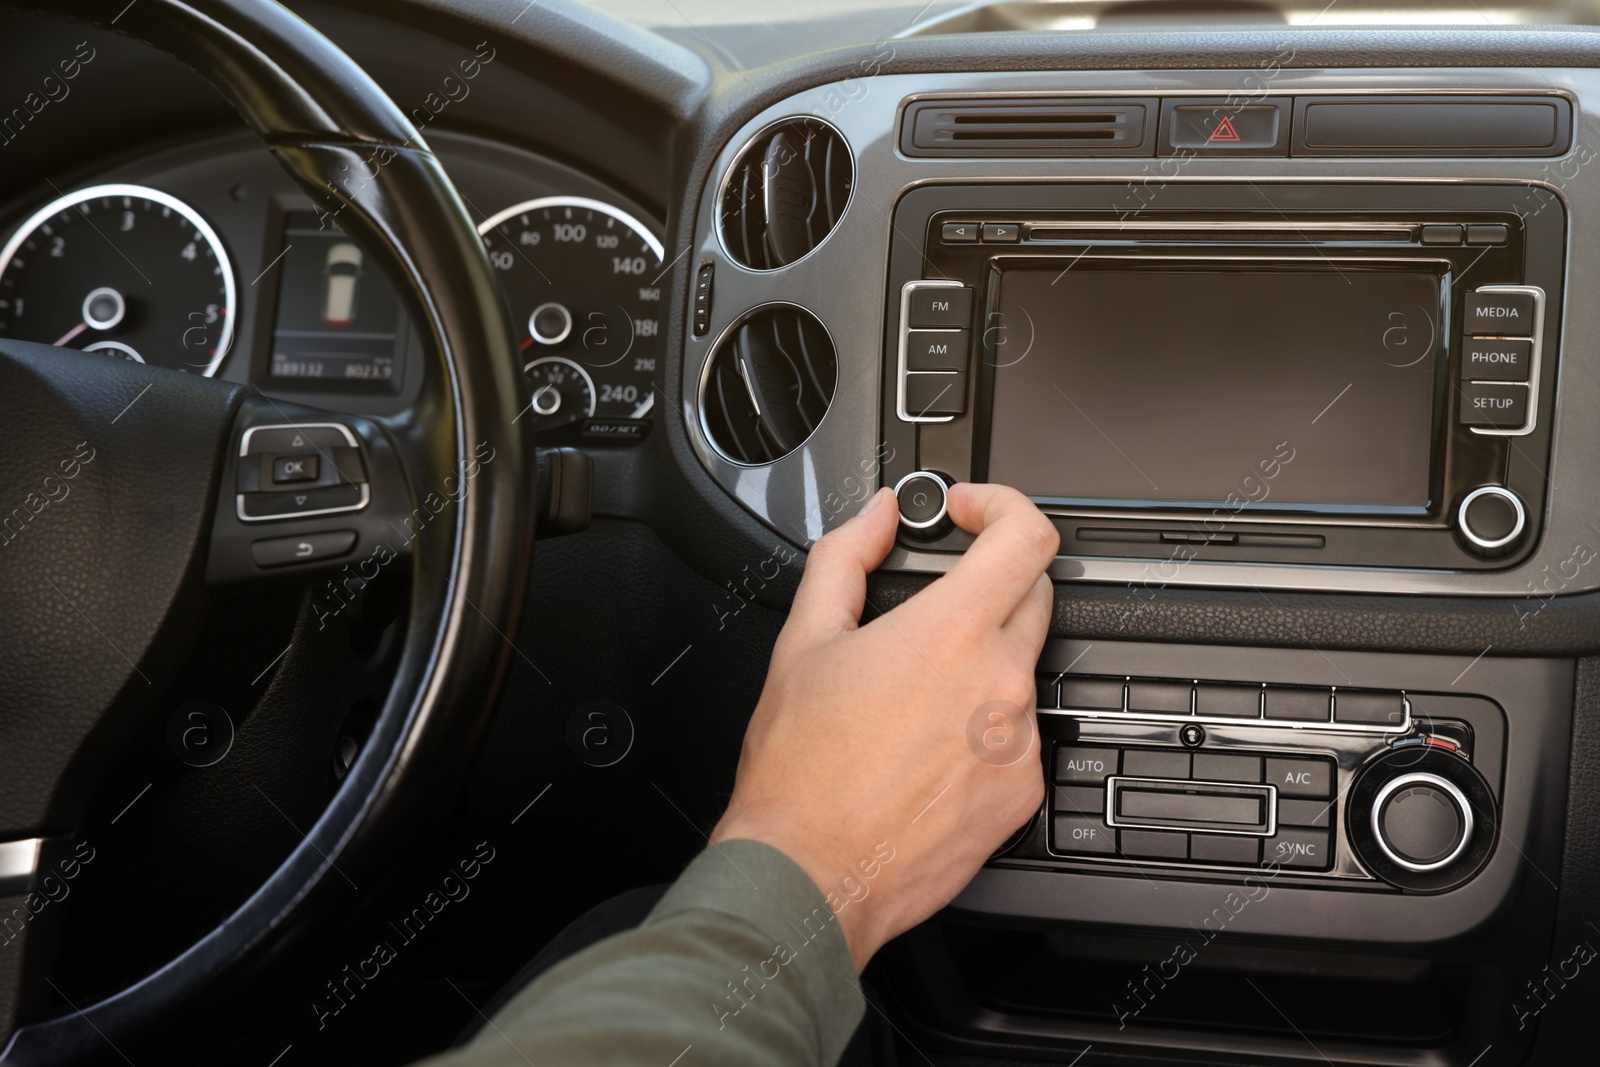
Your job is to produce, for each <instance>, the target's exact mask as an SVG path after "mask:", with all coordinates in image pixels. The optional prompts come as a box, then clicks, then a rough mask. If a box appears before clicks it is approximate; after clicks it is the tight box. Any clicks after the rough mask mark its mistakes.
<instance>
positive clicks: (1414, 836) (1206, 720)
mask: <svg viewBox="0 0 1600 1067" xmlns="http://www.w3.org/2000/svg"><path fill="white" fill-rule="evenodd" d="M1412 697H1413V694H1409V693H1407V692H1406V691H1403V690H1382V689H1367V688H1358V687H1336V686H1320V687H1319V686H1296V685H1281V684H1264V683H1251V682H1248V681H1243V680H1239V679H1173V678H1145V677H1136V676H1124V677H1113V676H1084V675H1076V674H1071V673H1063V674H1061V675H1053V676H1052V675H1041V676H1040V678H1039V691H1038V711H1039V714H1038V722H1039V732H1040V738H1041V746H1040V750H1041V756H1042V760H1043V768H1042V769H1043V772H1044V774H1045V777H1046V784H1047V790H1046V800H1045V802H1044V805H1043V806H1042V808H1041V810H1040V813H1039V815H1038V817H1037V819H1036V820H1035V823H1034V825H1033V826H1031V827H1030V828H1029V829H1028V830H1027V831H1026V832H1024V833H1023V834H1021V835H1019V837H1018V839H1017V840H1016V841H1014V842H1013V843H1012V844H1011V845H1010V846H1009V848H1008V849H1007V850H1006V851H1005V852H1004V853H1003V854H1002V857H1000V858H1002V859H1004V860H1007V861H1023V862H1027V863H1029V864H1030V865H1032V864H1035V863H1037V864H1046V865H1052V866H1070V867H1089V868H1095V869H1102V870H1115V869H1119V868H1120V869H1124V870H1130V869H1137V870H1138V871H1139V873H1141V874H1143V875H1144V876H1146V877H1149V876H1151V875H1152V874H1160V875H1167V876H1172V877H1184V876H1186V875H1187V876H1194V875H1200V874H1203V875H1204V876H1205V877H1206V878H1215V877H1227V876H1228V875H1229V874H1231V875H1233V876H1236V877H1243V876H1246V875H1248V874H1250V873H1257V872H1260V871H1262V870H1270V871H1272V872H1273V873H1274V874H1275V875H1276V874H1279V873H1282V874H1287V875H1294V876H1303V877H1304V878H1307V879H1311V880H1322V881H1326V882H1327V883H1328V884H1329V885H1339V886H1343V887H1347V888H1353V887H1356V886H1359V885H1360V884H1363V883H1364V884H1367V885H1369V886H1371V887H1372V888H1374V889H1385V890H1391V891H1393V890H1398V891H1402V892H1406V893H1421V894H1430V893H1441V892H1445V891H1448V890H1451V889H1454V888H1456V887H1458V886H1461V885H1463V884H1464V883H1466V882H1467V881H1469V880H1471V879H1472V878H1473V877H1474V876H1475V875H1476V874H1477V873H1478V872H1479V871H1480V870H1482V869H1483V867H1484V865H1485V864H1486V863H1487V862H1488V861H1489V858H1490V857H1491V855H1492V854H1493V852H1494V849H1495V845H1496V837H1497V831H1496V827H1497V826H1498V824H1499V817H1498V808H1497V797H1496V788H1495V786H1494V785H1492V784H1491V782H1490V780H1489V778H1487V777H1486V776H1485V775H1484V774H1483V773H1481V772H1480V771H1479V770H1478V768H1477V767H1476V766H1475V765H1474V757H1475V752H1476V750H1477V749H1478V748H1479V742H1480V738H1479V732H1480V731H1492V732H1493V733H1494V734H1495V735H1496V736H1494V737H1493V738H1484V739H1482V740H1483V741H1484V743H1485V744H1486V745H1487V747H1488V748H1489V749H1490V750H1491V751H1492V752H1498V751H1499V745H1500V744H1501V740H1500V738H1499V736H1498V733H1499V731H1498V728H1497V725H1496V724H1495V722H1493V721H1491V720H1489V719H1488V718H1487V717H1484V718H1483V720H1482V721H1479V722H1477V723H1474V722H1473V721H1469V720H1470V718H1471V717H1464V718H1441V717H1434V716H1431V715H1425V714H1418V713H1415V712H1414V710H1413V699H1412ZM1465 706H1466V707H1471V706H1472V705H1471V704H1468V705H1465ZM1484 706H1485V707H1488V705H1487V703H1486V702H1485V705H1484ZM1130 873H1131V870H1130Z"/></svg>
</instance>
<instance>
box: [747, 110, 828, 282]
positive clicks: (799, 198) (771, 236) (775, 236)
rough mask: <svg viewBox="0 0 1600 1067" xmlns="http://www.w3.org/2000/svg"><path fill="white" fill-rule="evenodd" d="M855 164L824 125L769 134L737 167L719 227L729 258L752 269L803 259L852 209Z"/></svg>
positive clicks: (791, 124)
mask: <svg viewBox="0 0 1600 1067" xmlns="http://www.w3.org/2000/svg"><path fill="white" fill-rule="evenodd" d="M853 180H854V164H853V163H852V162H851V159H850V148H849V146H848V145H846V144H845V140H844V138H843V137H842V136H840V134H839V131H837V130H835V129H834V128H833V127H832V126H830V125H828V124H827V123H826V122H822V121H821V120H819V119H811V118H793V119H785V120H784V121H782V122H779V123H776V124H775V125H772V126H769V127H767V128H766V129H765V130H763V131H762V132H761V133H760V134H759V135H758V136H757V137H756V139H755V140H753V141H751V142H750V144H748V145H746V146H745V149H744V151H742V152H740V153H739V158H738V159H736V160H734V163H733V167H732V168H731V169H730V170H729V171H728V177H727V180H726V183H725V184H724V186H723V190H722V203H721V204H720V205H719V207H718V224H719V225H720V226H721V228H722V239H723V244H724V246H725V247H726V248H727V251H728V255H730V256H732V257H733V258H734V259H736V260H738V261H739V262H740V263H742V264H744V265H745V266H746V267H750V268H751V269H753V270H776V269H777V268H778V267H784V266H787V265H789V264H790V263H793V262H794V261H795V260H797V259H799V258H801V257H802V256H804V255H805V254H806V253H808V252H810V251H811V250H812V249H813V248H815V247H817V246H818V245H819V244H821V243H822V242H823V240H824V239H825V238H826V237H827V236H828V234H830V233H832V232H833V228H834V226H836V225H838V222H839V218H840V216H842V215H843V214H844V210H845V206H846V205H847V204H848V203H849V202H850V186H851V183H852V181H853Z"/></svg>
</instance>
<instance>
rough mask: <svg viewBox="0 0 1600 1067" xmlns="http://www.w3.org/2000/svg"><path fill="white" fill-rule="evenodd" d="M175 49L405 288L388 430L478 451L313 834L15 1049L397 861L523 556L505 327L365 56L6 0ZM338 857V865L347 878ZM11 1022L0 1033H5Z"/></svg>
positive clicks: (153, 1012) (216, 20) (288, 922)
mask: <svg viewBox="0 0 1600 1067" xmlns="http://www.w3.org/2000/svg"><path fill="white" fill-rule="evenodd" d="M7 6H9V7H13V8H17V9H22V10H28V11H33V12H35V13H38V14H45V15H50V16H66V17H70V18H74V19H77V20H80V21H84V22H89V23H92V24H95V25H98V26H100V27H102V28H105V29H109V30H112V31H114V32H117V33H120V34H123V35H125V36H129V37H133V38H135V39H138V40H141V41H143V42H145V43H147V44H150V45H152V46H154V47H156V48H159V49H161V50H162V51H165V52H168V53H169V54H171V55H173V56H174V57H175V58H177V59H178V60H180V61H182V62H185V63H187V64H188V65H189V66H191V67H193V68H194V69H195V70H196V71H197V72H198V73H199V74H200V75H202V76H203V77H205V78H206V79H207V80H208V81H210V82H211V83H212V84H213V85H214V86H215V87H216V88H217V89H218V90H219V91H220V92H221V93H222V94H223V95H224V97H226V98H227V99H228V101H229V102H230V103H231V104H232V105H233V106H234V107H235V109H236V110H237V111H238V112H239V113H240V115H241V116H242V117H243V118H244V120H245V121H246V123H247V124H248V125H249V126H250V128H251V129H252V130H253V131H254V132H255V133H256V135H257V136H258V137H259V138H260V139H261V140H262V142H263V143H264V144H265V145H266V147H267V148H268V149H269V150H270V151H272V152H273V154H274V155H275V156H277V158H278V160H279V161H280V163H281V164H282V165H283V166H284V167H285V169H286V170H287V171H288V172H289V173H290V174H291V175H292V176H293V177H294V178H295V179H296V180H297V181H298V182H299V183H300V184H301V186H303V187H304V188H305V190H306V191H307V192H308V193H309V194H310V195H311V196H312V197H313V200H314V201H315V202H316V203H317V204H318V205H319V209H320V210H322V211H325V212H327V213H329V214H331V215H334V216H336V217H337V220H338V224H339V226H340V227H341V228H342V229H343V230H344V231H345V232H346V233H348V234H349V235H350V236H351V237H353V238H354V239H355V240H357V241H358V242H359V243H361V244H362V245H363V247H364V248H365V249H367V251H368V252H369V254H371V255H373V256H374V257H375V258H376V259H377V260H378V261H379V262H380V265H382V266H383V267H385V269H386V273H388V274H389V275H390V278H391V281H393V282H394V283H395V284H396V287H397V289H398V290H399V291H400V294H401V297H402V299H403V300H404V301H405V303H406V305H407V307H408V310H409V311H410V313H411V316H412V319H413V321H414V322H415V323H416V325H417V327H418V328H419V332H420V333H421V334H422V335H423V337H424V340H425V344H424V348H425V350H426V351H427V355H428V361H429V362H428V366H427V371H426V373H425V383H426V384H425V385H424V388H423V393H422V395H421V396H420V397H419V399H418V401H417V404H416V405H415V406H414V407H413V408H412V409H411V410H410V411H409V412H407V413H405V414H404V415H402V416H400V417H397V418H394V419H392V420H386V421H385V429H386V430H387V432H388V434H389V436H390V437H391V438H392V439H393V440H394V441H395V443H396V446H397V449H398V450H399V451H400V453H401V454H402V455H403V456H404V458H405V461H406V463H405V465H406V473H407V475H408V478H409V480H410V482H411V486H412V495H413V498H415V497H418V496H420V495H421V493H420V492H419V491H418V488H417V487H418V486H428V485H440V484H448V483H447V482H446V481H445V480H446V479H447V478H451V477H454V478H456V479H460V478H461V477H462V474H461V472H462V470H463V468H464V467H465V466H466V465H467V464H468V462H469V452H471V451H473V449H474V448H475V447H481V443H487V444H488V446H489V447H491V448H493V450H494V452H493V454H494V457H495V461H494V462H491V463H486V464H482V465H481V466H478V467H477V469H476V472H475V474H474V475H473V476H472V479H471V481H472V487H471V491H470V492H463V493H462V494H461V495H460V497H459V502H458V504H457V506H456V508H455V509H454V516H453V523H452V524H450V525H448V526H446V525H445V524H439V526H438V528H439V529H441V530H446V531H447V532H448V536H443V537H433V538H426V539H423V538H419V539H418V540H417V542H416V544H415V547H414V556H413V584H412V589H413V593H412V604H411V611H410V614H409V617H408V621H407V630H406V634H405V638H404V648H403V651H402V653H401V656H400V659H399V663H398V666H397V669H396V675H395V678H394V681H393V683H392V685H391V687H390V691H389V694H388V698H387V699H386V700H385V702H384V704H383V706H382V708H381V710H380V711H379V713H378V716H377V720H376V722H375V724H374V726H373V727H372V732H371V735H370V738H369V740H368V742H367V744H366V745H365V747H364V748H363V750H362V753H361V755H360V757H359V758H358V759H357V761H356V763H355V764H354V765H353V766H352V767H351V769H350V771H349V773H348V774H347V776H346V778H345V780H344V782H343V784H342V786H341V788H340V789H339V790H338V791H337V792H336V793H335V795H334V796H333V798H332V799H331V800H330V802H329V803H328V806H327V807H326V809H325V810H324V811H323V813H322V815H321V817H320V818H319V819H318V820H317V822H316V823H315V824H314V825H313V826H312V827H311V828H310V829H309V830H308V831H307V833H306V834H305V837H304V839H303V840H302V841H301V842H300V844H299V845H298V846H296V847H295V848H294V850H293V851H292V852H291V853H290V854H289V856H288V857H287V858H286V859H285V860H284V861H283V862H282V863H281V864H280V865H279V866H278V867H277V869H276V870H275V871H274V872H273V874H272V875H271V876H270V878H269V879H268V880H267V881H266V882H265V883H264V884H263V885H262V886H261V887H260V888H259V889H258V890H257V891H256V892H255V893H254V894H253V895H252V896H251V897H250V898H249V899H248V900H246V901H245V902H244V903H243V904H242V905H240V906H239V907H238V908H237V909H235V910H234V911H233V913H232V914H230V915H229V916H228V917H227V918H226V919H225V920H224V921H223V922H222V923H221V924H220V925H218V926H217V927H216V928H214V929H213V930H212V931H211V932H210V933H209V934H207V935H206V936H205V937H203V938H201V939H200V940H199V941H198V942H196V943H195V944H194V945H192V946H190V947H189V948H188V949H187V950H186V951H184V952H183V953H181V954H180V955H178V956H177V957H175V958H174V959H172V960H170V961H168V962H167V963H166V964H165V965H163V966H162V967H160V968H158V969H157V970H156V971H154V972H152V973H151V974H149V975H147V976H146V977H145V978H143V979H141V980H140V981H138V982H136V983H135V984H133V985H131V986H129V987H127V988H126V989H123V990H121V991H119V992H117V993H115V994H113V995H111V996H108V997H105V998H103V999H101V1000H99V1001H98V1002H96V1003H93V1004H78V1005H76V1008H77V1010H76V1011H75V1012H73V1013H71V1014H67V1015H62V1016H59V1017H57V1018H54V1019H50V1020H46V1021H42V1022H37V1023H33V1024H30V1025H27V1026H23V1027H19V1028H18V1029H17V1030H16V1031H15V1032H14V1033H13V1034H12V1036H11V1040H10V1042H9V1044H8V1045H7V1046H6V1048H5V1051H4V1054H3V1056H0V1059H3V1060H4V1061H5V1062H6V1063H17V1064H47V1063H61V1062H71V1061H73V1060H76V1059H79V1058H81V1057H83V1056H84V1055H86V1054H88V1053H90V1052H91V1051H92V1050H94V1049H95V1048H96V1047H97V1046H100V1045H102V1044H103V1043H104V1042H105V1041H107V1040H108V1039H109V1040H111V1041H113V1042H114V1041H116V1040H117V1039H118V1037H120V1036H122V1035H126V1034H130V1033H134V1032H137V1031H139V1030H140V1029H142V1028H144V1027H147V1026H149V1025H150V1024H151V1023H152V1022H153V1021H155V1020H158V1019H160V1018H161V1017H163V1016H164V1015H165V1014H166V1013H168V1012H169V1011H171V1010H172V1009H173V1008H175V1007H177V1006H178V1005H181V1004H184V1003H186V1002H188V1001H189V1000H191V999H192V998H194V997H195V996H196V995H197V994H198V993H200V992H201V991H202V990H209V989H214V988H215V986H216V984H217V983H218V981H219V979H221V978H223V977H224V976H231V975H236V974H237V973H238V972H239V971H240V970H241V969H243V967H244V966H245V965H246V964H248V963H250V962H260V961H262V960H264V959H267V958H269V957H271V956H272V955H274V954H275V953H279V952H281V951H282V950H283V949H284V948H285V947H286V946H287V945H288V944H289V943H290V942H292V941H294V940H296V938H297V937H301V936H303V935H304V934H305V932H306V930H307V929H308V927H309V926H311V925H312V924H313V922H314V920H315V919H316V918H317V917H318V916H320V915H323V914H325V913H327V912H329V911H330V910H333V909H336V908H339V907H342V906H344V905H345V904H347V903H348V885H346V884H345V882H344V878H345V875H346V874H350V875H353V876H355V877H356V878H357V880H358V881H359V879H360V872H364V871H370V870H374V869H376V868H378V867H379V866H381V865H382V864H384V863H385V862H387V858H388V857H387V856H386V854H385V847H384V846H385V843H386V842H389V841H391V840H392V837H393V835H394V833H395V832H396V831H397V830H399V829H400V828H402V827H404V826H407V825H409V824H410V822H411V821H412V820H413V819H414V818H415V817H416V815H417V809H418V808H419V807H420V802H421V801H422V800H424V799H431V800H433V801H435V802H436V800H437V794H436V793H427V794H426V796H425V795H424V791H423V790H421V789H419V788H418V787H419V785H420V784H423V783H427V784H433V783H437V782H438V781H439V779H440V778H441V777H449V776H452V773H453V772H456V771H459V770H460V769H462V768H464V766H465V762H466V760H467V759H468V758H469V757H470V755H471V753H472V750H473V748H474V746H475V742H476V739H477V737H478V736H479V734H480V732H481V729H482V727H483V726H484V724H485V723H486V720H487V715H488V712H489V710H490V708H491V704H492V699H493V697H494V696H495V695H496V693H497V692H498V689H499V685H500V682H501V680H502V679H503V677H504V673H505V669H506V667H507V665H508V662H509V658H510V655H511V653H512V647H511V645H510V643H509V642H508V641H507V640H505V639H504V634H505V633H509V632H513V630H514V627H515V623H516V619H517V616H518V614H519V611H520V607H521V601H522V591H523V589H524V585H525V579H526V572H527V566H528V562H529V559H530V556H531V547H532V536H533V523H532V513H531V502H530V500H529V494H528V493H527V492H526V489H525V487H526V485H527V484H528V481H527V478H528V471H529V469H530V467H531V453H530V445H529V443H528V441H527V439H526V437H525V435H524V434H523V433H522V431H521V429H520V428H519V427H518V426H517V423H516V415H517V412H518V400H517V398H518V397H519V395H520V389H519V382H518V378H517V366H518V363H517V360H516V358H515V351H514V343H513V340H512V336H511V331H510V325H509V322H508V321H507V320H506V315H505V311H504V307H503V304H502V302H501V299H500V296H499V290H498V284H497V282H496V280H495V277H494V274H493V270H492V268H491V267H490V265H489V262H488V258H487V255H486V253H485V251H484V248H483V244H482V242H481V240H480V239H479V238H478V235H477V232H476V229H475V227H474V226H473V224H472V222H471V219H470V217H469V215H468V214H467V211H466V208H465V206H464V205H463V204H462V203H461V201H460V198H459V197H458V196H457V194H456V193H455V190H454V187H453V186H452V185H451V183H450V181H449V179H448V178H447V177H446V176H445V174H444V172H443V170H442V168H441V167H440V165H439V163H438V161H437V159H436V158H435V157H434V156H433V154H432V152H431V151H430V150H429V149H428V147H427V145H426V144H425V142H424V141H423V139H422V136H421V134H420V133H419V132H418V131H417V130H416V128H415V127H414V126H413V125H412V124H411V123H410V122H409V120H407V118H406V117H405V115H404V114H403V113H402V112H401V111H400V110H399V108H398V107H396V106H395V105H394V104H393V102H392V101H390V100H389V98H388V96H387V95H386V94H385V93H384V92H383V90H382V89H380V88H379V87H378V85H377V84H376V82H374V81H373V80H372V79H371V78H370V77H369V76H368V75H367V74H366V73H365V72H364V71H363V70H362V69H361V68H360V67H359V66H357V65H356V64H355V62H354V61H353V60H351V59H350V58H349V57H348V56H346V55H345V54H344V53H343V52H342V51H340V50H339V49H338V48H337V46H335V45H334V44H333V43H332V42H330V41H328V40H327V39H326V38H325V37H323V36H322V35H321V34H320V33H319V32H318V31H317V30H315V29H314V28H312V27H311V26H310V25H308V24H307V23H305V22H304V21H303V20H301V19H300V18H299V17H298V16H296V15H294V14H293V13H291V12H290V11H288V10H287V9H285V8H282V7H280V6H278V5H277V4H274V3H271V2H270V0H141V2H140V3H138V4H136V5H128V4H127V3H126V0H105V2H102V0H71V2H62V0H8V2H7ZM336 872H341V873H336ZM0 1036H3V1035H0Z"/></svg>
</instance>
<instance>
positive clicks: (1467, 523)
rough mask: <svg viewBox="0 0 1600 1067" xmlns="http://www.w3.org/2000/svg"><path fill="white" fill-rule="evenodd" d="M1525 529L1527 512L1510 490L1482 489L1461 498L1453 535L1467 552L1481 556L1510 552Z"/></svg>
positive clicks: (1496, 486)
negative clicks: (1463, 543)
mask: <svg viewBox="0 0 1600 1067" xmlns="http://www.w3.org/2000/svg"><path fill="white" fill-rule="evenodd" d="M1527 528H1528V510H1527V509H1526V508H1524V507H1523V506H1522V500H1521V499H1520V498H1519V497H1518V496H1517V494H1515V493H1513V492H1512V491H1511V490H1509V489H1504V488H1502V487H1500V486H1498V485H1485V486H1480V487H1479V488H1477V489H1474V490H1473V491H1472V492H1470V493H1468V494H1467V495H1466V496H1464V497H1462V498H1461V506H1460V507H1458V508H1457V509H1456V531H1457V532H1458V533H1459V534H1460V535H1461V539H1462V540H1463V541H1465V542H1466V544H1467V549H1468V550H1469V551H1471V552H1473V553H1476V554H1477V555H1480V556H1503V555H1505V554H1506V553H1507V552H1510V551H1511V549H1512V547H1513V546H1515V545H1516V543H1517V541H1518V540H1520V539H1521V537H1522V532H1523V531H1524V530H1526V529H1527Z"/></svg>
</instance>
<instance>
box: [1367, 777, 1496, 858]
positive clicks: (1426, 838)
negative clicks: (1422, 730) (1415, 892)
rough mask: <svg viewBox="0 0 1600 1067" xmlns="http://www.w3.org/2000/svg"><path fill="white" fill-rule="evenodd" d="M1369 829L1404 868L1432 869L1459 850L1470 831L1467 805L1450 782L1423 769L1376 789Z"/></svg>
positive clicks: (1465, 842) (1388, 854) (1462, 796)
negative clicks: (1376, 795) (1376, 794)
mask: <svg viewBox="0 0 1600 1067" xmlns="http://www.w3.org/2000/svg"><path fill="white" fill-rule="evenodd" d="M1374 803H1375V806H1374V808H1373V811H1372V832H1373V834H1374V836H1375V837H1376V838H1377V840H1378V847H1379V848H1381V849H1382V850H1383V853H1384V855H1386V856H1388V857H1389V858H1390V859H1391V860H1393V861H1394V862H1395V863H1398V864H1399V865H1400V866H1402V867H1404V868H1405V869H1406V870H1408V871H1434V870H1438V869H1439V868H1441V867H1444V866H1446V865H1448V864H1449V863H1451V862H1452V861H1454V860H1455V858H1456V857H1457V856H1459V855H1461V851H1462V849H1464V848H1466V847H1467V840H1468V839H1469V838H1470V837H1471V836H1472V807H1471V805H1470V804H1468V802H1467V798H1466V797H1465V796H1464V795H1463V794H1462V792H1461V790H1460V789H1458V788H1457V787H1456V785H1455V783H1453V782H1450V781H1447V780H1446V779H1444V778H1441V777H1439V776H1438V775H1436V774H1428V773H1426V772H1422V773H1417V774H1403V775H1401V776H1400V777H1398V778H1395V779H1394V780H1392V781H1391V782H1389V783H1388V784H1387V785H1385V786H1384V787H1383V788H1382V789H1380V790H1379V791H1378V797H1377V800H1376V801H1375V802H1374Z"/></svg>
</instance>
